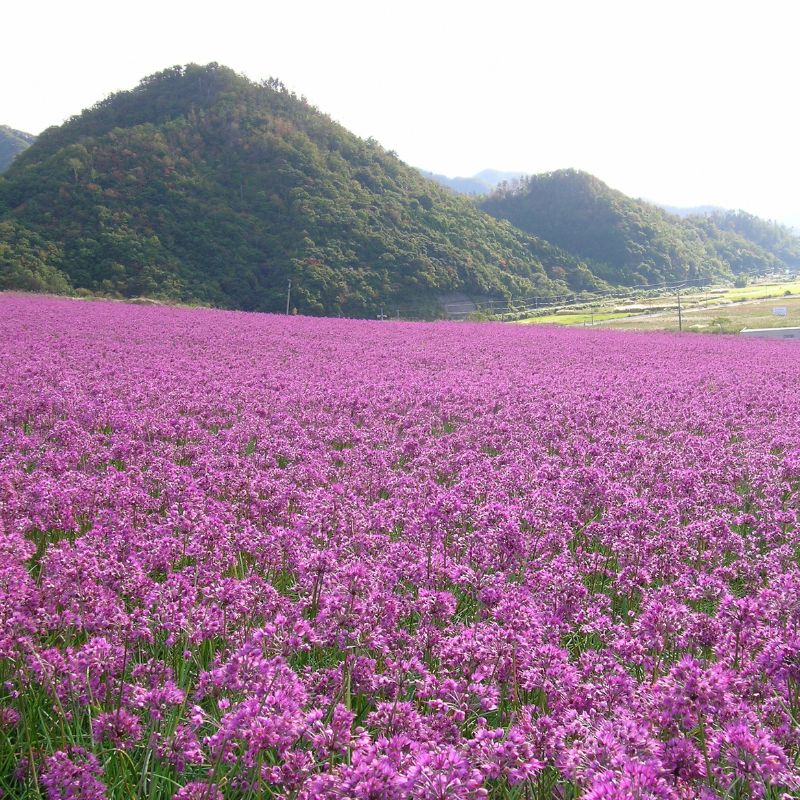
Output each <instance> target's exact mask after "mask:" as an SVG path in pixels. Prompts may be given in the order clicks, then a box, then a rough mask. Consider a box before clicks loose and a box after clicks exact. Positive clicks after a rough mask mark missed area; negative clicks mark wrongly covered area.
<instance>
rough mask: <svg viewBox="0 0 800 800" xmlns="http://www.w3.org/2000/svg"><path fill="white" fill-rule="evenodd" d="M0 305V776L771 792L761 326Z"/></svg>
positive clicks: (783, 390) (794, 755)
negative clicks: (566, 324) (557, 326)
mask: <svg viewBox="0 0 800 800" xmlns="http://www.w3.org/2000/svg"><path fill="white" fill-rule="evenodd" d="M0 312H1V313H0V374H2V376H3V379H2V382H0V791H3V792H5V795H6V796H8V797H20V798H27V797H47V798H51V799H52V800H61V798H74V800H79V799H80V800H87V799H88V798H92V799H94V798H106V797H107V798H110V800H115V799H116V798H123V797H124V798H128V797H133V796H141V797H170V796H175V797H179V798H186V799H187V800H188V799H189V798H192V800H221V799H222V798H242V800H244V799H245V798H257V797H276V798H295V800H312V799H313V798H323V799H324V798H329V799H330V800H333V799H334V798H339V799H342V800H343V799H344V798H358V799H359V800H369V799H371V798H372V799H375V800H377V798H388V799H389V800H415V799H418V800H422V799H423V798H425V799H427V798H430V800H444V798H453V799H454V800H455V799H457V798H459V799H463V800H467V799H470V800H472V799H475V798H482V797H490V798H505V797H508V798H511V797H518V798H522V797H525V798H539V799H540V800H546V799H548V798H563V797H586V798H597V799H598V800H599V799H600V798H615V799H616V798H654V799H655V798H658V800H662V799H663V800H684V799H685V798H693V797H704V798H709V800H710V798H721V797H731V798H760V797H770V798H779V797H781V796H782V795H783V796H787V797H788V796H797V793H798V792H800V768H798V763H799V761H798V759H799V758H800V727H798V720H800V526H798V517H799V515H800V360H799V359H798V358H797V353H796V352H795V350H793V349H792V345H791V344H785V343H779V342H776V343H771V342H756V341H740V340H738V339H735V338H728V337H718V338H717V337H699V336H685V337H680V336H678V337H676V336H669V335H662V334H652V335H638V334H624V333H614V332H605V331H596V330H593V331H575V330H552V329H548V328H538V327H537V328H536V329H533V328H523V327H515V326H501V325H479V324H442V323H435V324H434V323H431V324H421V323H420V324H411V323H399V322H398V323H393V322H357V321H349V320H313V319H304V318H298V317H294V318H293V317H288V318H284V317H277V316H268V315H249V314H244V313H227V312H215V311H208V310H199V309H165V308H153V307H139V306H136V307H134V306H126V305H122V304H114V303H79V302H76V301H65V300H53V299H44V298H40V299H31V298H23V297H14V296H3V297H0Z"/></svg>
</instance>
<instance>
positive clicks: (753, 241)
mask: <svg viewBox="0 0 800 800" xmlns="http://www.w3.org/2000/svg"><path fill="white" fill-rule="evenodd" d="M480 207H481V208H482V209H483V210H485V211H487V212H488V213H490V214H492V215H493V216H495V217H497V218H498V219H505V220H508V221H509V222H511V223H512V224H513V225H515V226H516V227H518V228H521V229H522V230H524V231H527V232H528V233H531V234H533V235H535V236H539V237H541V238H543V239H546V240H547V241H549V242H551V243H553V244H555V245H557V246H558V247H560V248H562V249H564V250H566V251H567V252H569V253H571V254H572V255H573V256H575V257H576V258H578V259H581V260H583V261H585V262H586V263H587V264H589V266H590V268H591V270H592V272H593V273H594V274H595V275H597V276H599V277H601V278H603V279H605V280H607V281H608V282H610V283H614V284H627V285H636V284H651V283H657V282H661V281H674V280H695V279H699V280H705V279H715V278H730V277H732V276H733V275H735V274H738V273H764V272H771V271H774V270H777V269H781V268H785V267H786V266H788V265H789V261H790V260H789V259H788V254H789V253H790V252H792V253H793V252H794V250H793V247H794V245H793V244H792V242H791V241H789V240H787V241H784V243H783V244H782V245H781V246H780V247H778V246H777V244H776V242H775V241H772V240H770V239H769V237H768V236H767V235H766V234H765V235H763V236H760V237H759V236H756V228H757V227H758V226H757V225H755V224H754V223H752V224H751V223H748V224H749V227H750V228H751V229H752V230H751V231H750V232H749V233H748V232H747V231H746V230H745V228H746V227H747V225H746V224H745V223H746V222H747V220H744V219H738V220H737V218H735V217H734V218H729V217H719V218H717V217H716V216H711V217H705V216H695V217H686V218H680V217H678V216H675V215H672V214H669V213H667V212H666V211H664V210H663V209H661V208H659V207H658V206H655V205H652V204H650V203H646V202H644V201H642V200H635V199H633V198H631V197H628V196H627V195H625V194H623V193H622V192H619V191H616V190H614V189H611V188H610V187H609V186H607V185H606V184H605V183H603V182H602V181H600V180H599V179H597V178H595V177H594V176H592V175H589V174H587V173H585V172H580V171H577V170H559V171H556V172H550V173H545V174H542V175H534V176H532V177H529V178H523V179H522V180H520V181H518V182H516V183H515V184H513V185H511V186H504V187H500V188H499V189H498V190H497V191H496V192H495V193H494V194H493V195H491V196H490V197H488V198H486V199H485V200H483V201H482V202H481V203H480ZM748 219H749V218H748ZM752 219H756V218H752ZM726 220H727V221H726ZM787 235H788V232H787ZM794 243H795V244H800V241H798V240H797V239H796V237H795V239H794ZM792 257H793V256H792Z"/></svg>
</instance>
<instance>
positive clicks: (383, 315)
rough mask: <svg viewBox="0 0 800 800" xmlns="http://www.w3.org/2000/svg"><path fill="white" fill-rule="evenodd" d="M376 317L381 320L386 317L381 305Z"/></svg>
mask: <svg viewBox="0 0 800 800" xmlns="http://www.w3.org/2000/svg"><path fill="white" fill-rule="evenodd" d="M378 319H379V320H381V322H382V321H383V320H385V319H386V314H384V313H383V306H381V313H380V314H378Z"/></svg>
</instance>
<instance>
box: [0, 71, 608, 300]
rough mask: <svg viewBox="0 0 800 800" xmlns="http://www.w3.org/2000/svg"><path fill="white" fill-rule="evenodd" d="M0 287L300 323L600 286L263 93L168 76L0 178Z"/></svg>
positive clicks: (265, 89)
mask: <svg viewBox="0 0 800 800" xmlns="http://www.w3.org/2000/svg"><path fill="white" fill-rule="evenodd" d="M0 221H2V223H3V226H4V227H3V229H2V233H0V241H1V242H2V249H0V281H1V282H2V284H0V285H3V286H6V287H8V286H15V285H16V286H21V287H25V288H28V287H31V286H44V287H45V288H50V289H57V288H62V287H63V286H65V285H67V286H72V287H74V288H76V289H78V288H83V289H86V290H90V291H93V292H106V293H110V294H118V295H121V296H135V295H149V296H155V297H163V298H168V299H175V300H186V301H199V302H203V303H209V304H214V305H219V306H227V307H235V308H244V309H259V310H278V309H280V308H282V307H284V304H285V293H286V287H287V282H288V280H290V279H291V280H292V283H293V293H292V304H293V305H295V306H296V307H297V308H298V309H299V310H300V311H302V312H305V313H327V314H339V313H344V314H352V315H372V314H374V313H376V311H377V310H378V309H379V307H380V304H381V303H382V302H386V303H392V304H393V305H406V306H413V307H414V308H415V309H417V310H419V311H420V313H435V309H436V305H437V304H436V298H437V296H438V295H439V294H440V293H441V292H445V291H453V290H460V291H464V292H466V293H468V294H471V295H474V296H484V297H497V298H501V297H502V298H511V297H514V296H521V295H529V294H540V295H547V294H552V293H554V292H563V291H565V290H566V289H567V288H568V287H569V288H571V289H592V288H597V287H600V286H602V285H603V282H602V281H600V280H598V279H597V278H595V277H594V276H593V275H592V274H591V272H590V271H589V270H588V268H587V267H586V266H585V265H584V264H583V263H581V261H580V260H579V259H576V258H574V257H572V256H569V255H567V254H566V253H564V252H563V251H561V250H560V249H559V248H557V247H554V246H552V245H550V244H548V243H546V242H544V241H542V240H540V239H538V238H536V237H533V236H530V235H529V234H525V233H523V232H521V231H517V230H515V229H514V228H512V226H510V225H508V224H507V223H505V222H498V221H497V220H495V219H494V218H492V217H491V216H489V215H488V214H485V213H483V212H482V211H480V210H478V209H477V208H475V206H474V205H473V204H472V203H470V202H469V201H468V200H467V199H465V198H462V197H457V196H455V195H453V194H452V193H451V192H448V191H446V190H445V189H443V188H441V187H439V186H438V185H436V184H435V183H433V182H432V181H428V180H425V179H424V178H422V177H421V176H420V175H419V174H418V173H417V171H416V170H414V169H412V168H410V167H408V166H406V165H405V164H403V163H402V162H401V161H400V160H398V159H397V158H396V157H395V156H394V155H392V154H390V153H387V152H386V151H385V150H383V149H382V148H381V147H380V146H379V145H378V144H377V143H375V142H373V141H371V140H368V141H363V140H361V139H359V138H358V137H356V136H354V135H352V134H350V133H349V132H347V131H346V130H345V129H343V128H342V127H341V126H340V125H338V124H336V123H334V122H332V121H331V120H330V119H329V118H328V117H327V116H325V115H323V114H321V113H320V112H319V111H317V110H316V109H315V108H313V107H312V106H310V105H309V104H308V103H307V102H305V100H304V99H301V98H298V97H296V96H295V95H294V94H292V93H289V92H288V91H287V90H286V89H285V88H284V87H283V86H282V85H281V84H280V82H278V81H275V80H270V81H267V82H264V83H253V82H251V81H249V80H247V79H246V78H243V77H241V76H239V75H237V74H236V73H234V72H233V71H231V70H230V69H227V68H225V67H221V66H218V65H216V64H210V65H207V66H197V65H189V66H186V67H174V68H172V69H168V70H165V71H163V72H161V73H158V74H157V75H153V76H151V77H149V78H146V79H145V80H143V81H142V82H141V84H140V85H139V86H138V87H137V88H135V89H134V90H132V91H127V92H122V93H119V94H115V95H112V96H111V97H109V98H108V99H106V100H104V101H102V102H100V103H98V104H97V105H96V106H95V107H93V108H92V109H89V110H88V111H85V112H84V113H83V114H81V115H80V116H77V117H74V118H72V119H71V120H69V121H68V122H67V123H66V124H64V125H62V126H60V127H56V128H51V129H49V130H47V131H45V132H44V133H43V134H42V135H41V136H40V137H39V139H38V140H37V142H36V143H35V144H34V145H33V146H32V147H31V148H30V149H29V150H28V151H27V152H25V153H24V154H22V155H21V156H20V157H19V158H18V159H17V160H16V161H15V163H14V165H13V166H12V168H11V169H10V170H9V171H8V173H7V174H6V175H5V176H4V177H3V178H2V179H0Z"/></svg>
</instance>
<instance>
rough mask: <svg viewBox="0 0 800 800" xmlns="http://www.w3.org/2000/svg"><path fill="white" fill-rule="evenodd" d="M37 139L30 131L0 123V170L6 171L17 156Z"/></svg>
mask: <svg viewBox="0 0 800 800" xmlns="http://www.w3.org/2000/svg"><path fill="white" fill-rule="evenodd" d="M35 139H36V137H35V136H32V135H31V134H30V133H24V132H23V131H18V130H15V129H14V128H9V127H8V125H0V172H5V171H6V170H7V169H8V167H9V166H10V165H11V162H12V161H13V160H14V159H15V158H16V156H17V155H18V154H19V153H21V152H22V151H23V150H25V149H26V148H27V147H30V146H31V144H32V143H33V141H34V140H35Z"/></svg>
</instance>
